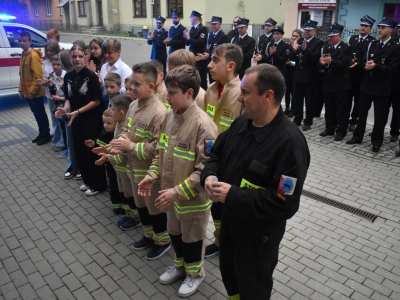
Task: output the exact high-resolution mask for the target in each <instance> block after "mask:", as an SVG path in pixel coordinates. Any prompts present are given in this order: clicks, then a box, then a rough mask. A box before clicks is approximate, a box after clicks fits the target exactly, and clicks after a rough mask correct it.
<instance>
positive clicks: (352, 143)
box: [346, 139, 361, 145]
mask: <svg viewBox="0 0 400 300" xmlns="http://www.w3.org/2000/svg"><path fill="white" fill-rule="evenodd" d="M346 144H347V145H354V144H361V142H359V141H357V140H355V139H351V140H348V141H347V142H346Z"/></svg>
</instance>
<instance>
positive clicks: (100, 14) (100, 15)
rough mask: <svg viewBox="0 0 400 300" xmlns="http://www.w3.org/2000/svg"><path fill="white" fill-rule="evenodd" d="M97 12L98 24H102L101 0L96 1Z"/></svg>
mask: <svg viewBox="0 0 400 300" xmlns="http://www.w3.org/2000/svg"><path fill="white" fill-rule="evenodd" d="M97 12H98V18H99V26H103V3H102V1H97Z"/></svg>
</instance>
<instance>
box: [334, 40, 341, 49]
mask: <svg viewBox="0 0 400 300" xmlns="http://www.w3.org/2000/svg"><path fill="white" fill-rule="evenodd" d="M340 42H341V41H339V43H337V44H336V45H333V47H334V48H335V49H336V48H337V46H339V44H340Z"/></svg>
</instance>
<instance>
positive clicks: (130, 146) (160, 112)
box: [111, 62, 171, 260]
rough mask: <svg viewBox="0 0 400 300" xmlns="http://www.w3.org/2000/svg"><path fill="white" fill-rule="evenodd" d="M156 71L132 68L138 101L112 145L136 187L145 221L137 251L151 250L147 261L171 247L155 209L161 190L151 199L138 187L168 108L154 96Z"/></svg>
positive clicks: (164, 216)
mask: <svg viewBox="0 0 400 300" xmlns="http://www.w3.org/2000/svg"><path fill="white" fill-rule="evenodd" d="M156 80H157V70H156V68H155V67H154V66H153V65H151V64H150V63H148V62H147V63H141V64H137V65H135V66H133V74H132V81H133V93H134V95H135V98H136V99H138V100H136V101H134V102H132V103H131V104H130V106H129V110H128V112H127V115H126V120H127V121H126V126H125V128H124V131H123V133H122V134H121V138H120V139H114V140H113V141H112V142H111V145H112V146H113V147H115V149H117V150H121V151H126V153H127V157H128V163H129V167H130V174H131V181H132V185H133V197H134V199H135V203H136V206H137V208H138V212H139V216H140V220H141V222H142V226H143V230H144V234H145V235H144V236H143V238H142V239H141V240H139V241H137V242H135V243H134V244H133V245H132V247H133V249H135V250H144V249H146V248H148V247H151V249H150V250H149V251H148V252H147V254H146V256H145V258H146V259H148V260H154V259H157V258H159V257H161V256H162V255H164V254H165V253H166V252H167V251H168V250H169V249H170V248H171V245H170V238H169V234H168V232H167V214H166V213H165V212H160V210H159V209H158V208H156V207H155V205H154V203H155V198H156V194H157V192H158V191H159V190H160V187H159V185H155V186H154V187H153V191H154V193H153V194H152V195H151V196H140V195H138V193H137V192H138V187H137V184H138V183H139V182H140V181H141V180H142V179H143V178H144V177H145V176H146V174H147V170H148V169H149V167H150V165H151V163H152V160H153V158H154V157H155V152H156V146H157V140H158V137H159V134H160V126H161V123H162V121H163V119H164V115H165V112H166V111H167V109H166V108H165V106H164V105H163V104H162V102H161V101H160V100H159V98H158V96H157V95H155V94H154V89H155V83H156Z"/></svg>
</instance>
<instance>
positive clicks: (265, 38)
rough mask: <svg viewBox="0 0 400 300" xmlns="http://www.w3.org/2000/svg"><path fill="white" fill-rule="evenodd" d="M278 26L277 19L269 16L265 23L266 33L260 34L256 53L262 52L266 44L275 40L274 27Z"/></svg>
mask: <svg viewBox="0 0 400 300" xmlns="http://www.w3.org/2000/svg"><path fill="white" fill-rule="evenodd" d="M275 26H276V21H275V20H274V19H272V18H268V19H267V21H265V24H264V32H265V33H264V34H263V35H260V36H259V37H258V40H257V47H256V49H255V50H254V51H255V53H254V54H255V55H257V54H259V53H261V52H262V50H263V49H264V48H265V46H266V45H267V44H268V43H270V42H273V41H274V37H273V35H272V29H274V28H275Z"/></svg>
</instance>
